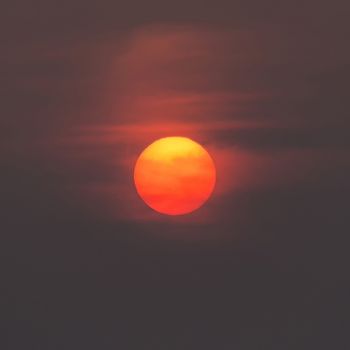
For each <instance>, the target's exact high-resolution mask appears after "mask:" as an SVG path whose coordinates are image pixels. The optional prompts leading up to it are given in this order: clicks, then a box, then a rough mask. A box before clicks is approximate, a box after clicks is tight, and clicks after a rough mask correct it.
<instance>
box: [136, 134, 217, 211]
mask: <svg viewBox="0 0 350 350" xmlns="http://www.w3.org/2000/svg"><path fill="white" fill-rule="evenodd" d="M134 181H135V186H136V189H137V192H138V194H139V195H140V197H141V198H142V199H143V200H144V201H145V203H146V204H147V205H149V206H150V207H151V208H152V209H154V210H156V211H158V212H160V213H162V214H168V215H181V214H187V213H190V212H192V211H194V210H196V209H198V208H199V207H201V206H202V205H203V204H204V203H205V202H206V201H207V199H208V198H209V197H210V195H211V194H212V192H213V189H214V186H215V181H216V169H215V165H214V162H213V160H212V158H211V157H210V155H209V153H208V152H207V151H206V150H205V149H204V148H203V147H202V146H201V145H199V144H198V143H196V142H194V141H192V140H191V139H189V138H186V137H165V138H162V139H159V140H157V141H155V142H153V143H152V144H151V145H150V146H148V147H147V148H146V149H145V150H144V151H143V152H142V153H141V155H140V156H139V158H138V160H137V162H136V165H135V170H134Z"/></svg>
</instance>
